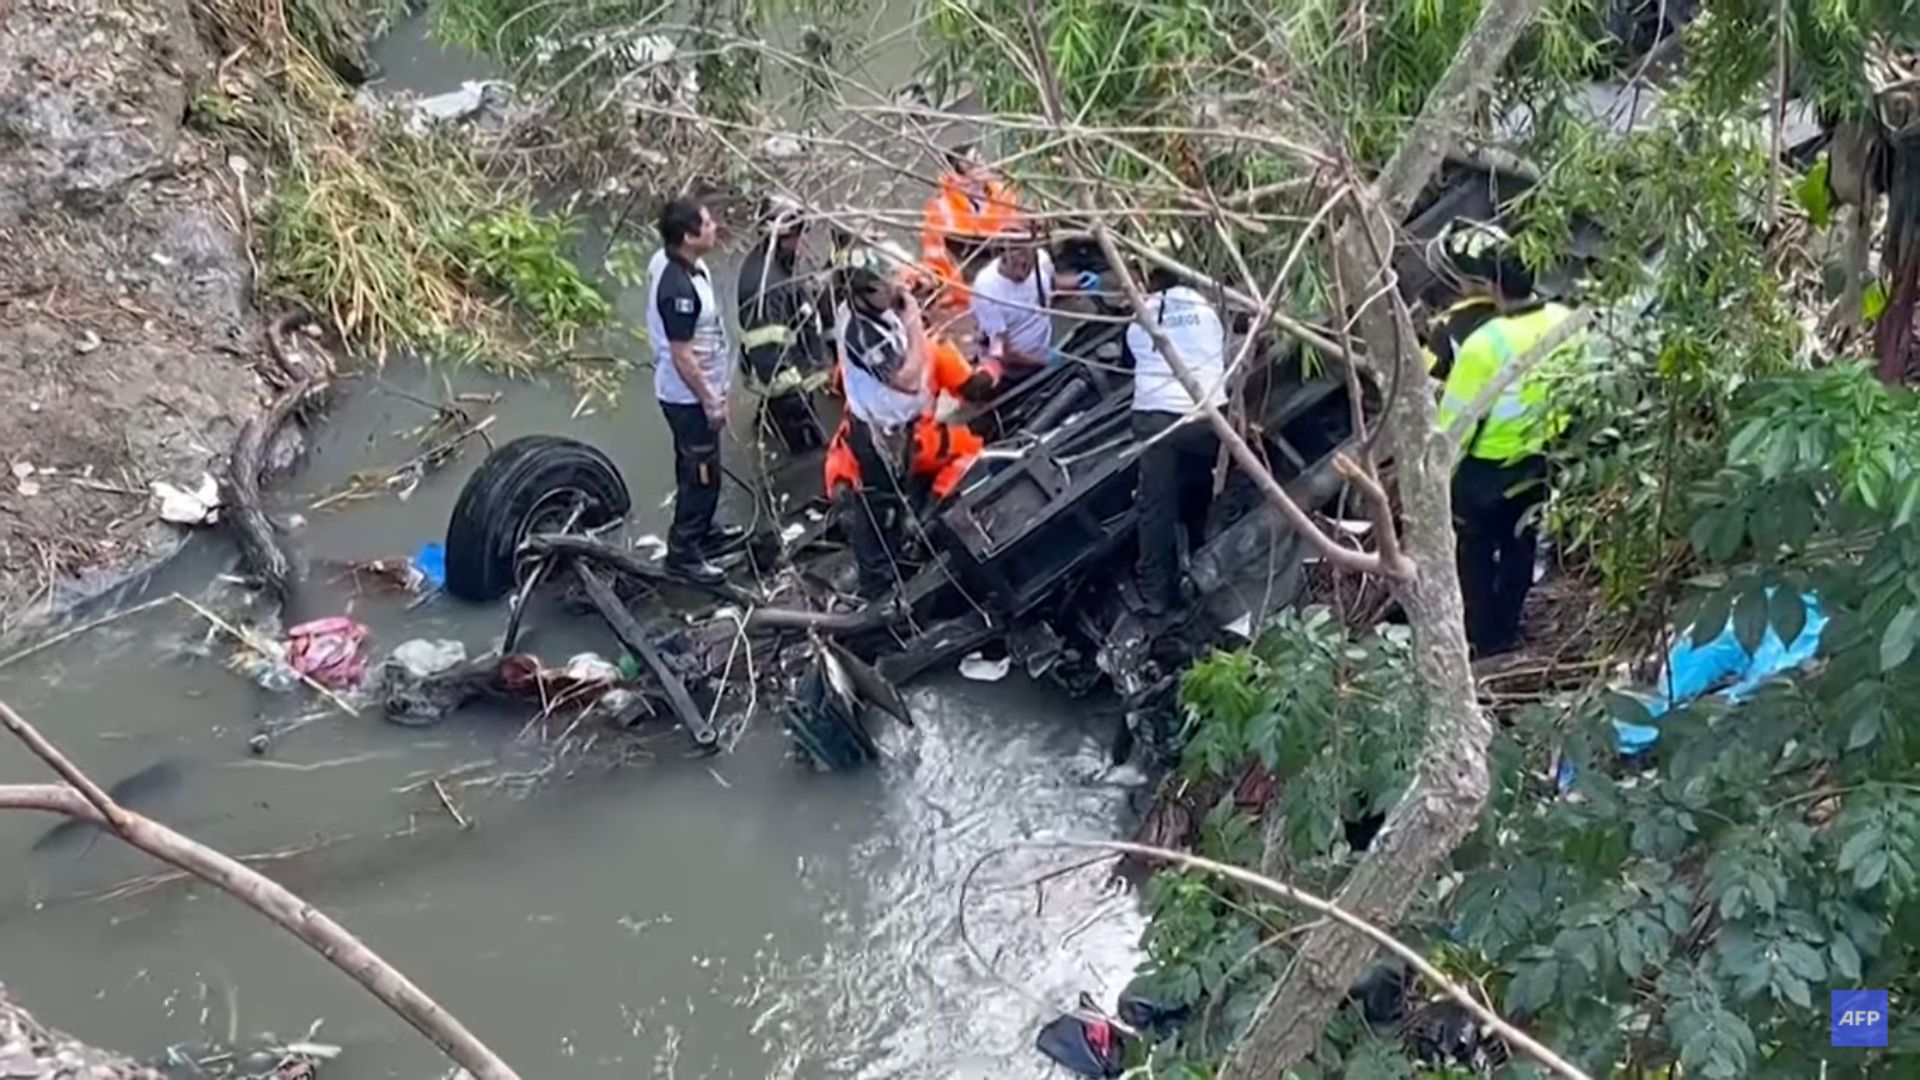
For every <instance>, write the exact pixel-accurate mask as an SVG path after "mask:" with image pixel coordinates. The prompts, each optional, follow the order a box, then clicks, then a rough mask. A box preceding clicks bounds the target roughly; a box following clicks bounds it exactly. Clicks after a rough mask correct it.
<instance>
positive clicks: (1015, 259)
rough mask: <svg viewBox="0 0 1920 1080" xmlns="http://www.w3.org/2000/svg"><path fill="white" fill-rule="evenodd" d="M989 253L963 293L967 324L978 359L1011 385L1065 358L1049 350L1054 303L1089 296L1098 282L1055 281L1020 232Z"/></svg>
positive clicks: (1086, 277)
mask: <svg viewBox="0 0 1920 1080" xmlns="http://www.w3.org/2000/svg"><path fill="white" fill-rule="evenodd" d="M995 247H996V249H997V250H998V254H997V255H996V256H995V257H994V259H993V261H991V262H989V263H988V264H987V265H986V266H985V267H982V268H981V270H980V273H979V274H978V276H976V277H975V278H974V279H973V284H972V286H971V288H970V290H969V291H970V294H971V300H972V307H973V321H974V326H975V328H976V330H977V331H978V332H979V335H980V343H981V355H983V356H986V357H988V358H990V359H991V360H992V361H993V362H994V363H996V364H998V365H999V366H1000V369H1001V371H1002V373H1003V376H1004V380H1005V381H1006V382H1007V383H1015V382H1018V381H1020V380H1021V379H1024V378H1026V377H1027V376H1029V375H1032V374H1035V373H1037V372H1039V371H1042V370H1044V369H1046V368H1048V367H1050V366H1052V365H1053V364H1055V363H1058V362H1059V361H1060V360H1061V359H1062V357H1063V356H1064V355H1065V354H1064V353H1062V352H1061V351H1060V350H1058V349H1055V348H1054V347H1053V337H1054V326H1053V308H1054V298H1055V297H1056V296H1058V295H1060V294H1061V293H1066V292H1071V293H1074V294H1076V295H1078V294H1084V293H1090V292H1091V291H1092V290H1093V289H1095V288H1097V287H1098V286H1099V283H1100V276H1099V275H1098V274H1094V273H1088V272H1084V271H1082V272H1071V273H1063V274H1060V275H1058V276H1056V274H1055V272H1054V265H1053V256H1052V255H1051V254H1050V253H1049V252H1048V251H1047V249H1046V246H1045V244H1044V243H1042V242H1041V240H1040V238H1039V237H1038V236H1035V235H1034V234H1033V233H1031V232H1029V231H1027V230H1025V229H1018V228H1016V229H1012V230H1010V231H1008V232H1006V233H1003V234H1002V235H1001V237H1000V239H999V241H998V242H997V243H996V244H995Z"/></svg>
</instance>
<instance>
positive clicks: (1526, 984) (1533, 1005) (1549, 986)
mask: <svg viewBox="0 0 1920 1080" xmlns="http://www.w3.org/2000/svg"><path fill="white" fill-rule="evenodd" d="M1559 986H1560V961H1558V960H1555V959H1553V958H1551V957H1549V958H1547V959H1545V960H1541V961H1539V962H1538V963H1533V964H1528V965H1527V966H1525V967H1523V968H1521V969H1520V970H1519V971H1518V972H1516V973H1515V974H1514V976H1513V981H1512V982H1509V983H1508V984H1507V995H1506V1007H1507V1011H1508V1012H1510V1013H1517V1014H1519V1015H1521V1016H1532V1015H1534V1014H1536V1013H1538V1012H1539V1011H1540V1007H1541V1006H1543V1005H1545V1004H1546V1003H1547V1002H1549V1001H1552V1000H1553V995H1554V993H1555V991H1556V990H1558V989H1559Z"/></svg>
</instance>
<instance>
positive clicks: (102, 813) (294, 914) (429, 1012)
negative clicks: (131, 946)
mask: <svg viewBox="0 0 1920 1080" xmlns="http://www.w3.org/2000/svg"><path fill="white" fill-rule="evenodd" d="M0 725H4V726H5V727H6V729H7V730H8V731H10V732H12V733H13V734H14V736H15V737H16V738H18V739H19V740H20V741H21V742H22V743H24V744H26V746H27V748H28V749H30V750H32V751H33V753H34V755H35V756H37V757H39V758H40V760H42V761H44V762H46V763H47V764H48V765H49V766H50V767H51V768H52V769H53V771H54V772H56V773H58V774H59V776H60V778H61V779H62V780H64V781H65V783H64V784H5V785H0V808H8V809H17V810H40V811H45V812H47V813H54V814H65V815H67V816H68V817H73V818H80V819H82V820H86V821H91V822H93V823H94V824H96V825H101V826H104V827H105V828H107V829H108V830H110V831H111V832H113V834H114V835H115V836H118V837H119V838H120V839H122V840H124V841H126V842H127V843H128V844H130V845H132V846H133V847H136V848H139V849H140V850H141V851H144V852H146V853H147V854H149V855H151V856H153V857H154V858H156V859H159V860H161V861H162V862H166V863H170V864H172V865H173V866H176V867H178V868H179V869H181V870H184V871H186V872H187V873H190V874H192V875H193V876H194V877H197V878H199V879H201V880H202V881H205V882H207V883H208V884H210V885H215V886H218V887H219V888H220V889H221V890H223V891H225V892H226V893H227V894H228V895H230V896H232V897H233V898H235V899H236V900H239V901H241V902H242V903H244V904H246V905H247V906H248V907H251V908H253V909H254V910H255V911H258V912H259V913H260V914H262V915H264V916H266V917H267V918H268V919H270V920H272V921H273V922H275V923H277V924H279V925H280V926H281V927H282V928H283V929H285V930H287V931H288V932H290V933H292V934H293V936H295V937H297V938H299V939H300V940H301V941H303V942H305V943H306V944H307V945H309V946H311V947H312V948H313V949H314V950H315V951H316V952H318V953H319V954H320V955H321V956H324V957H326V958H327V960H328V961H329V962H330V963H332V964H333V965H334V966H335V967H338V968H339V969H340V970H341V971H344V972H346V973H347V974H348V975H349V976H351V977H352V978H353V980H354V981H355V982H357V983H359V984H360V985H361V986H363V987H365V988H366V989H367V990H368V991H369V992H370V993H372V994H373V995H374V996H375V997H377V998H379V999H380V1000H381V1002H383V1003H384V1004H385V1005H386V1006H387V1007H388V1008H390V1009H392V1010H393V1011H394V1012H396V1013H398V1014H399V1015H400V1016H401V1018H402V1019H404V1020H406V1021H407V1022H408V1023H409V1024H411V1025H413V1027H414V1028H415V1029H416V1030H418V1031H419V1032H420V1033H421V1034H422V1035H425V1036H426V1037H427V1038H428V1039H431V1040H432V1041H433V1043H434V1045H436V1046H438V1047H439V1048H440V1049H441V1050H442V1051H443V1052H444V1053H445V1054H446V1055H447V1057H449V1058H451V1059H452V1060H453V1061H454V1062H456V1063H458V1064H459V1065H460V1067H461V1068H464V1069H465V1070H467V1072H469V1073H471V1074H472V1075H473V1077H474V1080H519V1074H517V1073H515V1072H514V1071H513V1069H512V1068H511V1067H509V1066H508V1065H507V1063H506V1062H505V1061H502V1060H501V1059H500V1057H499V1056H498V1055H496V1054H495V1053H494V1052H493V1051H492V1050H491V1049H489V1048H488V1047H487V1045H486V1044H485V1043H483V1042H481V1041H480V1039H479V1038H478V1037H477V1036H475V1035H474V1034H473V1033H472V1032H471V1031H468V1030H467V1028H466V1026H465V1025H463V1024H461V1023H460V1021H459V1020H457V1019H455V1018H454V1016H453V1014H451V1013H449V1012H447V1011H446V1009H444V1008H442V1007H441V1006H440V1003H439V1002H437V1001H435V1000H433V999H432V998H430V997H428V996H427V994H426V992H425V991H423V990H421V989H420V988H419V987H418V986H415V985H414V984H413V982H412V980H410V979H408V978H407V977H406V976H405V975H403V974H401V972H400V970H399V969H398V968H395V967H394V966H393V965H391V964H389V963H387V962H386V960H384V959H382V958H381V957H380V955H379V954H378V953H375V952H374V951H373V950H372V949H370V948H368V947H367V946H366V944H365V943H364V942H362V941H361V940H360V939H359V938H357V937H355V936H353V934H352V933H350V932H348V930H347V929H346V927H344V926H341V925H340V924H339V923H337V922H334V921H333V920H332V919H330V918H328V917H327V916H326V915H324V914H322V913H321V912H320V910H319V909H318V908H315V907H314V906H313V905H312V904H309V903H308V902H306V901H305V900H302V899H301V898H300V897H298V896H295V895H294V894H293V893H292V892H289V891H288V890H287V889H286V888H285V887H284V886H282V885H280V884H279V883H278V882H276V881H274V880H273V879H272V878H269V877H267V876H266V875H264V874H261V873H260V872H259V871H257V870H253V869H251V868H249V867H247V866H246V865H245V864H243V863H241V862H239V861H238V860H236V859H234V858H232V857H231V856H228V855H224V854H222V853H220V852H219V851H216V850H215V849H213V848H210V847H207V846H206V845H205V844H202V843H200V842H199V841H197V840H194V839H191V838H190V837H187V836H183V835H181V834H180V833H177V832H174V831H173V830H172V829H169V828H167V827H166V826H165V825H162V824H160V823H159V822H157V821H152V820H149V819H148V818H146V817H143V816H141V815H140V814H136V813H134V812H133V811H131V810H128V809H126V808H124V807H122V806H120V805H119V804H117V803H115V802H114V801H113V799H112V798H110V797H109V796H108V795H107V793H106V792H105V791H103V790H101V788H100V786H99V785H98V784H96V783H94V782H93V781H92V780H91V779H90V778H89V777H88V776H87V775H86V773H84V772H82V771H81V770H80V768H79V767H78V766H77V765H75V764H74V763H73V762H72V761H70V760H68V759H67V757H66V755H64V754H62V753H61V752H60V750H59V749H58V748H57V747H55V746H54V745H53V744H52V743H50V742H48V741H47V739H46V737H45V736H43V735H41V734H40V732H39V731H38V730H37V729H36V728H34V726H33V725H31V724H29V723H27V721H26V720H25V719H23V718H22V717H21V716H20V714H19V713H16V712H14V711H13V710H12V709H11V708H9V707H8V706H7V705H5V704H0Z"/></svg>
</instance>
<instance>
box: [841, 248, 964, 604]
mask: <svg viewBox="0 0 1920 1080" xmlns="http://www.w3.org/2000/svg"><path fill="white" fill-rule="evenodd" d="M902 277H903V275H902V274H901V273H900V271H899V269H898V268H892V267H888V266H886V265H884V263H883V261H882V260H881V258H880V257H879V256H878V255H877V253H866V254H864V255H862V256H858V257H856V258H854V259H853V260H851V261H850V263H849V265H848V266H847V268H846V270H845V293H846V295H847V308H848V310H847V313H846V316H845V319H844V320H843V321H844V325H845V331H844V333H843V334H842V335H841V338H840V368H839V370H840V376H841V379H842V385H843V387H844V388H845V392H846V399H847V409H846V412H845V414H844V415H843V416H842V418H841V421H840V426H839V428H838V429H837V430H836V431H835V432H834V435H833V439H832V441H831V442H830V443H829V444H828V447H827V459H826V465H825V487H826V492H827V497H828V499H829V500H831V501H832V503H833V505H834V509H835V513H836V514H838V515H839V517H840V521H841V527H842V528H843V529H845V530H846V532H847V534H848V538H849V540H851V542H852V544H853V549H854V555H855V560H856V562H857V563H858V565H859V570H860V592H861V594H862V595H863V596H866V597H868V598H877V597H879V596H882V595H885V593H886V592H887V590H888V589H890V588H891V587H892V586H893V585H894V583H895V581H896V580H897V578H898V573H897V570H896V567H895V561H896V560H895V556H894V553H895V552H896V551H898V550H899V544H898V543H897V535H898V529H899V528H900V526H901V525H902V523H903V522H904V520H905V517H906V514H907V509H908V497H907V491H908V490H911V489H914V488H917V487H919V486H920V485H921V484H925V485H927V487H928V488H929V489H930V490H931V491H932V493H933V495H934V496H935V497H936V498H945V497H947V496H948V495H950V494H952V493H953V492H954V490H956V489H957V488H958V487H959V484H960V481H961V479H962V478H964V477H965V475H966V472H967V469H968V468H969V467H970V466H971V465H972V464H973V462H974V460H975V459H976V458H977V457H978V456H979V454H980V451H981V450H982V449H983V448H984V446H985V442H984V440H982V439H981V438H980V436H979V435H977V434H975V433H974V432H973V431H971V430H969V429H968V428H967V427H966V426H964V425H961V424H949V423H945V422H943V421H941V420H940V419H939V415H938V404H939V397H940V395H941V394H943V393H945V394H951V395H953V396H954V397H957V398H961V399H964V400H968V401H980V400H984V399H986V398H988V397H990V396H992V394H993V392H994V388H995V387H996V386H997V384H998V382H999V371H998V369H997V367H996V366H995V365H992V364H985V365H981V366H980V367H974V366H973V365H972V364H969V363H968V362H967V360H966V358H965V357H964V356H963V355H961V352H960V350H959V349H958V348H956V347H955V346H954V345H953V343H952V342H950V341H947V340H945V339H942V338H935V337H932V336H930V335H929V334H928V333H927V330H926V327H925V324H924V322H923V321H922V318H921V315H920V306H919V303H918V301H917V300H915V298H914V297H913V296H912V294H911V293H910V292H908V291H907V289H906V288H905V287H904V286H903V284H902V281H901V278H902Z"/></svg>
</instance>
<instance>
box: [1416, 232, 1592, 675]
mask: <svg viewBox="0 0 1920 1080" xmlns="http://www.w3.org/2000/svg"><path fill="white" fill-rule="evenodd" d="M1445 251H1446V260H1447V262H1448V264H1450V265H1449V266H1448V269H1449V270H1450V271H1451V273H1452V275H1453V276H1454V277H1455V278H1456V279H1457V281H1458V283H1459V284H1460V286H1461V291H1462V292H1464V293H1466V294H1468V295H1469V296H1470V297H1472V298H1475V299H1478V300H1479V301H1481V303H1480V304H1479V305H1477V307H1469V308H1468V309H1467V310H1470V311H1471V310H1477V311H1478V312H1479V313H1480V314H1479V316H1478V319H1477V323H1476V324H1475V325H1474V326H1473V327H1472V328H1471V329H1470V330H1469V331H1468V332H1467V333H1465V335H1464V336H1463V337H1462V338H1461V339H1460V341H1459V344H1458V346H1457V348H1455V349H1453V350H1450V351H1452V352H1453V356H1452V363H1451V370H1450V371H1448V373H1447V376H1446V384H1445V388H1444V389H1443V390H1442V392H1441V397H1440V406H1439V410H1438V417H1437V419H1438V421H1439V424H1440V427H1441V428H1442V429H1443V430H1445V429H1448V428H1450V427H1451V426H1452V425H1453V423H1454V421H1455V418H1456V417H1459V416H1461V415H1463V414H1464V413H1465V412H1466V411H1467V410H1468V408H1469V407H1470V406H1471V405H1472V404H1473V402H1474V401H1475V399H1477V398H1478V397H1479V396H1480V394H1481V392H1482V391H1483V390H1484V389H1485V388H1486V387H1487V386H1488V385H1489V384H1491V383H1493V382H1494V381H1495V380H1497V379H1499V378H1500V377H1501V374H1502V372H1504V371H1505V370H1506V369H1507V367H1508V365H1510V364H1514V363H1517V362H1519V361H1520V360H1521V358H1523V357H1525V356H1527V354H1528V353H1529V352H1531V351H1532V350H1533V348H1534V346H1536V345H1538V344H1540V343H1541V342H1543V341H1545V340H1546V338H1547V337H1548V335H1550V334H1552V333H1553V332H1554V331H1555V330H1556V329H1557V328H1558V327H1559V326H1560V325H1561V324H1562V323H1564V322H1566V320H1568V319H1570V318H1572V317H1573V311H1572V310H1571V309H1570V308H1568V307H1566V306H1564V305H1561V304H1557V303H1552V302H1549V301H1544V300H1540V299H1538V298H1536V297H1535V295H1534V283H1533V275H1532V274H1531V273H1530V272H1529V271H1528V270H1527V268H1526V267H1525V265H1524V264H1522V263H1521V262H1520V261H1519V259H1518V258H1517V257H1516V256H1515V255H1514V253H1513V250H1512V244H1511V241H1510V240H1509V239H1508V238H1507V237H1506V235H1505V234H1504V233H1502V232H1501V231H1500V230H1498V229H1497V228H1494V227H1492V226H1488V225H1480V224H1475V223H1463V224H1462V225H1460V226H1458V227H1456V228H1455V229H1453V230H1450V235H1449V237H1448V239H1447V242H1446V245H1445ZM1456 308H1459V305H1456ZM1443 347H1444V346H1443ZM1584 351H1585V341H1584V337H1583V336H1582V335H1576V336H1575V337H1573V338H1572V339H1570V340H1568V341H1567V342H1565V343H1563V344H1561V345H1560V346H1559V347H1558V348H1556V349H1555V350H1554V352H1553V353H1552V354H1551V355H1550V356H1549V357H1547V358H1546V359H1545V360H1543V361H1542V362H1540V363H1538V364H1535V365H1534V367H1532V368H1531V369H1530V370H1529V371H1528V372H1527V373H1526V374H1524V375H1522V376H1521V377H1520V378H1519V379H1518V380H1516V381H1515V382H1514V383H1513V384H1512V385H1510V386H1508V387H1507V388H1506V389H1505V390H1504V391H1502V392H1501V394H1500V396H1499V397H1498V398H1496V399H1495V401H1494V403H1493V405H1492V407H1491V408H1490V409H1489V410H1488V411H1487V413H1486V415H1485V416H1483V417H1482V418H1481V419H1480V420H1479V421H1478V422H1477V423H1476V424H1475V426H1474V428H1473V430H1472V431H1471V432H1470V433H1469V434H1468V436H1467V438H1466V440H1465V441H1464V442H1463V443H1462V445H1461V452H1460V460H1459V462H1458V463H1457V465H1456V466H1455V470H1454V475H1453V511H1454V519H1455V524H1456V527H1457V529H1458V532H1459V559H1460V590H1461V593H1462V595H1463V599H1464V600H1465V605H1466V621H1467V642H1468V644H1469V645H1470V646H1471V647H1472V649H1473V651H1474V653H1475V655H1478V656H1493V655H1497V654H1499V653H1503V652H1507V651H1510V650H1512V649H1513V648H1515V647H1517V646H1518V645H1519V644H1520V624H1521V616H1522V612H1523V610H1524V608H1525V606H1526V600H1527V594H1528V592H1529V591H1531V590H1532V588H1533V572H1534V559H1535V555H1536V553H1537V551H1538V546H1539V523H1538V520H1537V515H1536V514H1534V513H1533V511H1534V510H1535V508H1536V507H1538V506H1539V505H1540V504H1541V503H1542V502H1544V501H1545V499H1546V496H1547V457H1546V449H1547V445H1548V443H1549V442H1551V441H1552V440H1553V439H1554V438H1555V437H1556V436H1558V435H1559V434H1560V432H1561V431H1562V430H1564V429H1565V427H1566V417H1565V415H1564V414H1563V413H1561V412H1559V411H1558V410H1556V409H1555V408H1554V407H1553V405H1552V404H1551V402H1550V401H1549V393H1548V392H1549V387H1550V384H1551V381H1552V379H1553V369H1555V368H1558V367H1563V366H1564V365H1566V364H1569V363H1575V362H1578V360H1579V359H1580V357H1581V356H1582V355H1583V354H1584ZM1436 352H1438V350H1436Z"/></svg>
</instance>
